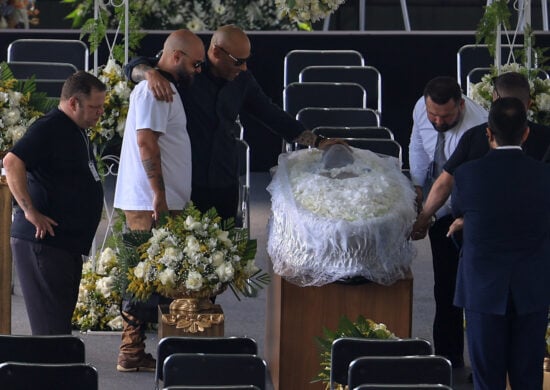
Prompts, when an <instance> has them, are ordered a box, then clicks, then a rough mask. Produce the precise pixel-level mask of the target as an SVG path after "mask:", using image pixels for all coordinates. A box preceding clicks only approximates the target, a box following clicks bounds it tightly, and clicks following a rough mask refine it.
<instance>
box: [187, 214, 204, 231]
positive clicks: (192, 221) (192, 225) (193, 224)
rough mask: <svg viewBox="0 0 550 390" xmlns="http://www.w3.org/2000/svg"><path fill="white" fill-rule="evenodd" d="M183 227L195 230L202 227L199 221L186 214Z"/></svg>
mask: <svg viewBox="0 0 550 390" xmlns="http://www.w3.org/2000/svg"><path fill="white" fill-rule="evenodd" d="M185 227H186V228H187V229H189V230H197V229H200V228H201V227H202V224H201V223H200V222H199V221H195V219H194V218H193V217H192V216H191V215H188V216H187V218H186V219H185Z"/></svg>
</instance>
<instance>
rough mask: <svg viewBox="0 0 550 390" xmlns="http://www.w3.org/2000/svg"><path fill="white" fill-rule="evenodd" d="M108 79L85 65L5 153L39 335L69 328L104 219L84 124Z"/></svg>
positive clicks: (93, 118)
mask: <svg viewBox="0 0 550 390" xmlns="http://www.w3.org/2000/svg"><path fill="white" fill-rule="evenodd" d="M105 89H106V88H105V85H104V84H103V83H102V82H101V81H99V79H97V78H96V77H95V76H93V75H91V74H90V73H87V72H84V71H80V72H77V73H75V74H74V75H72V76H70V77H69V78H68V79H67V80H66V81H65V84H64V85H63V89H62V91H61V100H60V102H59V107H58V108H56V109H53V110H52V111H50V112H49V113H48V114H46V115H45V116H43V117H42V118H40V119H38V120H37V121H36V122H35V123H33V124H32V125H31V126H30V128H29V129H28V131H27V132H26V133H25V135H24V136H23V138H21V140H20V141H19V142H18V143H17V144H15V146H14V147H13V148H12V150H11V151H10V152H9V153H8V154H7V155H6V157H5V158H4V168H5V169H6V178H7V182H8V186H9V188H10V191H11V193H12V194H13V196H14V197H15V200H16V201H17V205H16V206H15V216H14V220H13V224H12V227H11V248H12V254H13V260H14V263H15V267H16V270H17V274H18V276H19V280H20V281H21V289H22V291H23V297H24V299H25V305H26V307H27V313H28V315H29V320H30V324H31V330H32V334H33V335H50V334H70V333H71V317H72V314H73V311H74V308H75V305H76V301H77V297H78V288H79V285H80V278H81V276H82V255H88V254H89V251H90V247H91V245H92V241H93V238H94V236H95V233H96V230H97V226H98V224H99V221H100V219H101V211H102V209H103V188H102V185H101V179H100V177H99V174H98V172H97V169H96V161H95V157H94V153H93V150H92V148H91V147H90V142H89V140H88V137H87V135H86V132H85V129H86V128H88V127H92V126H94V125H95V124H96V123H97V121H98V120H99V118H100V116H101V115H102V114H103V104H104V101H105Z"/></svg>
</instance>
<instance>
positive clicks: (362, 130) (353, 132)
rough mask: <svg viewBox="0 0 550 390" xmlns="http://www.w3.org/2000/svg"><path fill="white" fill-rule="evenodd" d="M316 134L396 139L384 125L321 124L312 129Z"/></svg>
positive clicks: (330, 136)
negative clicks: (347, 125)
mask: <svg viewBox="0 0 550 390" xmlns="http://www.w3.org/2000/svg"><path fill="white" fill-rule="evenodd" d="M312 132H313V133H314V134H316V135H322V136H324V137H328V138H346V137H351V138H380V139H395V137H394V135H393V133H392V131H391V130H390V129H388V128H387V127H384V126H361V127H359V126H357V127H355V126H354V127H343V126H330V127H329V126H320V127H316V128H314V129H313V130H312Z"/></svg>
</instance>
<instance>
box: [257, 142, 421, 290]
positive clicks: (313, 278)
mask: <svg viewBox="0 0 550 390" xmlns="http://www.w3.org/2000/svg"><path fill="white" fill-rule="evenodd" d="M338 147H339V148H340V149H339V150H340V152H339V153H340V155H338V153H336V154H334V153H333V154H332V155H329V154H327V152H323V151H320V150H318V149H304V150H299V151H295V152H291V153H286V154H281V155H280V156H279V160H278V166H277V167H276V169H275V171H274V174H273V177H272V181H271V183H270V184H269V186H268V188H267V189H268V191H269V192H270V193H271V203H272V216H271V218H270V221H269V226H268V229H269V236H268V254H269V256H270V257H271V260H272V263H273V270H274V272H275V273H277V274H279V275H281V276H282V277H284V278H285V279H286V280H288V281H290V282H292V283H294V284H297V285H299V286H322V285H325V284H328V283H332V282H335V281H339V280H346V279H349V278H355V277H362V278H365V279H367V280H370V281H373V282H376V283H379V284H383V285H390V284H392V283H394V282H395V281H396V280H398V279H403V278H404V277H405V276H406V273H407V272H408V270H409V269H410V264H411V262H412V259H413V257H414V247H413V245H412V243H411V242H410V240H409V239H408V237H409V233H410V229H411V227H412V224H413V223H414V220H415V218H416V211H415V191H414V188H413V186H412V184H411V182H410V180H409V179H408V178H407V177H406V176H405V175H403V173H402V172H401V166H400V161H399V160H398V159H396V158H394V157H387V156H379V155H377V154H375V153H372V152H370V151H368V150H362V149H356V148H351V149H347V150H345V151H344V153H341V151H342V150H343V148H342V146H341V145H339V146H338ZM333 148H334V147H333ZM331 149H332V148H331ZM329 150H330V149H329ZM350 153H351V158H350V157H349V155H348V156H346V154H350ZM335 155H336V160H335V159H334V156H335ZM335 161H336V163H335Z"/></svg>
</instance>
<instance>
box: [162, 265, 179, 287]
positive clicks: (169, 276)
mask: <svg viewBox="0 0 550 390" xmlns="http://www.w3.org/2000/svg"><path fill="white" fill-rule="evenodd" d="M159 280H160V282H161V283H162V284H163V285H165V286H166V285H170V286H173V285H174V284H175V282H176V273H175V272H174V270H173V269H172V268H166V269H165V270H164V271H162V272H161V273H160V274H159Z"/></svg>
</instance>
